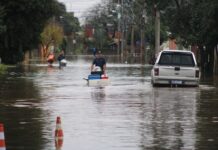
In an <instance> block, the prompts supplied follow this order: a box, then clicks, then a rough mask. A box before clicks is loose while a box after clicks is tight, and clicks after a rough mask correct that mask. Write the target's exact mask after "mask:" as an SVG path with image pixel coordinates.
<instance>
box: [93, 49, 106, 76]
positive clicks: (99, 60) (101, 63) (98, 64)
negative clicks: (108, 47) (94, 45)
mask: <svg viewBox="0 0 218 150" xmlns="http://www.w3.org/2000/svg"><path fill="white" fill-rule="evenodd" d="M105 71H106V60H105V58H104V57H103V55H102V53H101V51H98V52H97V53H96V57H95V58H94V60H93V62H92V65H91V74H100V75H102V74H105Z"/></svg>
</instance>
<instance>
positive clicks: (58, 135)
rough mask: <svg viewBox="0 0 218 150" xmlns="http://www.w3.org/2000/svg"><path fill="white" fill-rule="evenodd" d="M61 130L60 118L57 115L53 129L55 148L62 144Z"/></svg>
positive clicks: (62, 135)
mask: <svg viewBox="0 0 218 150" xmlns="http://www.w3.org/2000/svg"><path fill="white" fill-rule="evenodd" d="M63 137H64V134H63V130H62V128H61V118H60V117H57V120H56V129H55V147H56V149H60V148H61V147H62V145H63Z"/></svg>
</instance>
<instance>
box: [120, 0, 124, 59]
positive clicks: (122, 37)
mask: <svg viewBox="0 0 218 150" xmlns="http://www.w3.org/2000/svg"><path fill="white" fill-rule="evenodd" d="M123 7H124V5H123V0H121V19H122V25H121V26H122V27H121V54H120V55H121V58H123V48H124V22H125V21H124V16H123Z"/></svg>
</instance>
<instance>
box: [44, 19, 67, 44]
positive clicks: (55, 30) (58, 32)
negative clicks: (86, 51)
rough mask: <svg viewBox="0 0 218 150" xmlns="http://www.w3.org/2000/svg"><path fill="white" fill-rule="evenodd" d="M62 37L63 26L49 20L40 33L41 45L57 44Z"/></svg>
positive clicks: (60, 41)
mask: <svg viewBox="0 0 218 150" xmlns="http://www.w3.org/2000/svg"><path fill="white" fill-rule="evenodd" d="M63 38H64V34H63V28H62V27H61V26H60V25H59V24H57V23H55V22H53V21H51V22H49V23H48V24H47V25H46V26H45V28H44V30H43V32H42V33H41V42H42V45H44V46H48V47H49V46H50V45H51V44H53V45H55V46H59V45H60V44H61V43H62V41H63Z"/></svg>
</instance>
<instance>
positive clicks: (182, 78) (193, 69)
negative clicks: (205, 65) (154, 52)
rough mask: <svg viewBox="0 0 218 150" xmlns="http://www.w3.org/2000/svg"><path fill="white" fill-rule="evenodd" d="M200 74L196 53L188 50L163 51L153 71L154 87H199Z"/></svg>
mask: <svg viewBox="0 0 218 150" xmlns="http://www.w3.org/2000/svg"><path fill="white" fill-rule="evenodd" d="M199 78H200V72H199V68H198V66H197V62H196V59H195V55H194V53H192V52H191V51H187V50H163V51H161V52H160V53H159V55H158V57H157V59H156V62H155V64H154V66H153V68H152V70H151V83H152V85H153V86H158V85H171V86H174V85H175V86H198V85H199Z"/></svg>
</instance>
